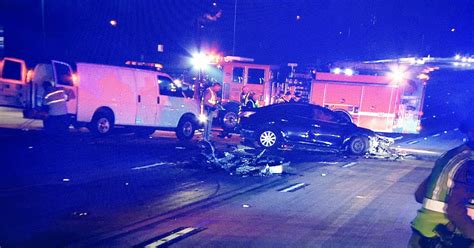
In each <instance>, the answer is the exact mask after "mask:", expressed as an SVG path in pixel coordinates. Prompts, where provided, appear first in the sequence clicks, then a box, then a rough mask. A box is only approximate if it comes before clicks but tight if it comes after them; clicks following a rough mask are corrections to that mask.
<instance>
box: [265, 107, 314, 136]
mask: <svg viewBox="0 0 474 248" xmlns="http://www.w3.org/2000/svg"><path fill="white" fill-rule="evenodd" d="M309 107H310V106H309V105H303V104H294V105H293V104H283V105H280V106H278V107H277V108H276V109H275V110H276V111H275V113H274V116H275V118H274V120H275V121H276V123H277V125H278V126H279V129H281V131H282V132H283V133H284V134H285V140H286V141H287V142H290V143H307V142H311V140H310V130H311V124H312V120H311V111H310V110H311V109H310V108H309Z"/></svg>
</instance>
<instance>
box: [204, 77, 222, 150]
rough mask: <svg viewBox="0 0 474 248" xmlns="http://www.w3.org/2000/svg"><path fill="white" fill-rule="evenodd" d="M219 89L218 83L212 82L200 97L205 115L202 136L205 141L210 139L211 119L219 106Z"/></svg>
mask: <svg viewBox="0 0 474 248" xmlns="http://www.w3.org/2000/svg"><path fill="white" fill-rule="evenodd" d="M220 90H221V84H220V83H214V84H212V86H211V87H208V88H207V89H206V90H205V91H204V94H203V98H202V105H201V106H202V110H201V111H202V112H203V114H205V116H206V125H205V126H204V136H203V139H204V140H205V141H210V139H211V130H212V119H213V118H214V114H215V112H216V110H217V109H218V108H219V107H220V105H219V99H218V97H217V92H219V91H220Z"/></svg>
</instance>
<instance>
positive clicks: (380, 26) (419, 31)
mask: <svg viewBox="0 0 474 248" xmlns="http://www.w3.org/2000/svg"><path fill="white" fill-rule="evenodd" d="M0 2H1V6H0V9H1V11H2V13H1V17H2V19H1V20H0V25H3V26H4V27H5V35H6V40H5V45H6V51H5V54H6V55H9V56H15V57H21V58H25V59H28V60H40V59H45V58H54V59H60V60H68V61H87V62H95V63H109V64H122V63H123V62H124V61H125V60H144V61H154V62H155V61H156V62H162V63H164V64H165V66H176V65H178V64H179V63H180V62H184V61H185V57H186V56H190V54H191V53H192V52H193V51H196V50H197V44H198V43H199V40H201V44H202V47H203V49H205V50H207V49H212V50H214V51H217V52H219V53H221V54H223V55H232V50H233V33H234V32H233V31H234V30H233V27H234V7H235V1H234V0H216V1H192V0H161V1H160V0H134V1H132V0H113V1H112V0H109V1H97V0H44V2H45V6H44V7H45V18H44V20H45V30H44V36H45V37H46V40H45V41H46V42H43V41H44V40H43V29H42V24H41V23H42V21H41V20H42V18H41V0H0ZM213 3H216V4H215V5H214V4H213ZM112 19H114V20H116V21H117V25H116V26H112V25H110V23H109V22H110V20H112ZM236 20H237V21H236V23H235V26H236V39H235V55H239V56H245V57H252V58H255V59H256V61H257V62H261V63H272V64H286V63H288V62H298V63H312V64H324V63H328V62H332V61H338V60H374V59H382V58H393V57H398V56H426V55H428V54H430V55H431V56H444V57H446V56H453V55H454V54H456V53H462V54H474V46H473V45H474V1H470V0H451V1H445V0H436V1H433V0H431V1H429V0H412V1H394V0H391V1H390V0H387V1H381V0H365V1H362V0H360V1H354V0H352V1H351V0H325V1H322V0H321V1H318V0H313V1H309V0H306V1H305V0H292V1H287V0H281V1H277V0H264V1H255V0H237V16H236ZM158 44H164V49H165V51H164V52H163V53H159V52H157V45H158ZM43 48H44V49H43Z"/></svg>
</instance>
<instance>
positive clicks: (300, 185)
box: [280, 183, 306, 192]
mask: <svg viewBox="0 0 474 248" xmlns="http://www.w3.org/2000/svg"><path fill="white" fill-rule="evenodd" d="M304 186H306V183H298V184H295V185H293V186H290V187H288V188H286V189H282V190H280V192H290V191H293V190H297V189H300V188H302V187H304Z"/></svg>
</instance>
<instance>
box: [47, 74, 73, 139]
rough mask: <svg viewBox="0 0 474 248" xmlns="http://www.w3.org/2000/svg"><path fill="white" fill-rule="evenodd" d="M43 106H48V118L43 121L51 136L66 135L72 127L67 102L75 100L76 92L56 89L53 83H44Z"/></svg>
mask: <svg viewBox="0 0 474 248" xmlns="http://www.w3.org/2000/svg"><path fill="white" fill-rule="evenodd" d="M43 88H44V92H45V95H44V98H43V105H44V106H47V109H48V117H47V118H46V119H45V120H44V121H43V125H44V128H45V130H46V132H48V133H50V134H63V133H66V132H67V130H68V127H69V125H70V120H69V116H68V112H67V102H68V101H69V100H70V99H74V98H75V96H74V92H72V91H66V90H63V89H60V88H58V87H55V86H54V85H53V83H52V82H50V81H45V82H43Z"/></svg>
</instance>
